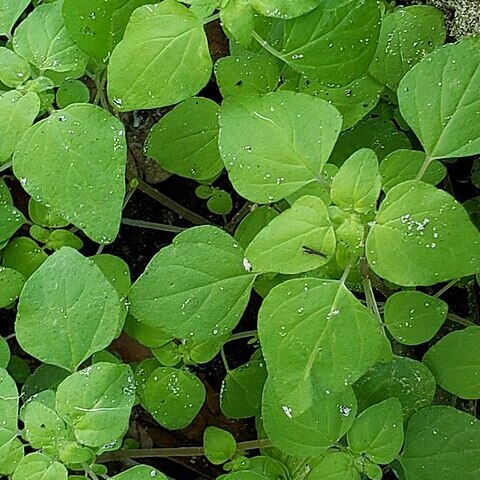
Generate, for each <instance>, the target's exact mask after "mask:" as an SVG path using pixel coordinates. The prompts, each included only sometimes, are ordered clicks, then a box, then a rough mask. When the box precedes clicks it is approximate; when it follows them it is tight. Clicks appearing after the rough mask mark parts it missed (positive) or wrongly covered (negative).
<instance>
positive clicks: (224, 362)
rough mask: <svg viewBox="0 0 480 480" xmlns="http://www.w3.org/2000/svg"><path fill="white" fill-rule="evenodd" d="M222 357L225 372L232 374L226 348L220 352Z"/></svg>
mask: <svg viewBox="0 0 480 480" xmlns="http://www.w3.org/2000/svg"><path fill="white" fill-rule="evenodd" d="M220 356H221V357H222V362H223V366H224V368H225V371H226V372H227V373H230V367H229V366H228V360H227V356H226V355H225V350H224V348H223V347H222V349H221V350H220Z"/></svg>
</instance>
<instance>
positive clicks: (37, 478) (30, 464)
mask: <svg viewBox="0 0 480 480" xmlns="http://www.w3.org/2000/svg"><path fill="white" fill-rule="evenodd" d="M67 477H68V472H67V469H66V468H65V467H64V466H63V465H62V464H61V463H59V462H55V461H52V460H51V459H50V458H49V457H47V456H46V455H44V454H43V453H39V452H35V453H30V454H28V455H27V456H26V457H24V458H22V460H21V461H20V463H19V464H18V467H17V469H16V470H15V473H14V474H13V476H12V480H67Z"/></svg>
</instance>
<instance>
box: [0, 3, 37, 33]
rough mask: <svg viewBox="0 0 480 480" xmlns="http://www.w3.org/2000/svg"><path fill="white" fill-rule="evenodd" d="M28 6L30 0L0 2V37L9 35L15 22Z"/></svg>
mask: <svg viewBox="0 0 480 480" xmlns="http://www.w3.org/2000/svg"><path fill="white" fill-rule="evenodd" d="M29 4H30V0H14V1H12V0H0V35H6V36H8V35H10V34H11V31H12V28H13V26H14V25H15V22H16V21H17V20H18V19H19V18H20V15H21V14H22V13H23V11H24V10H25V9H26V8H27V7H28V5H29Z"/></svg>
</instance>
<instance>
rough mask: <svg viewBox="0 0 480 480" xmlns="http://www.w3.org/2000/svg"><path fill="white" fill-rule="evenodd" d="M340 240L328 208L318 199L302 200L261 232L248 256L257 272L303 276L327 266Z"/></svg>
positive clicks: (306, 197)
mask: <svg viewBox="0 0 480 480" xmlns="http://www.w3.org/2000/svg"><path fill="white" fill-rule="evenodd" d="M335 247H336V239H335V232H334V230H333V225H332V223H331V222H330V219H329V216H328V211H327V207H326V206H325V204H324V203H323V202H322V200H320V199H319V198H316V197H309V196H305V197H301V198H299V199H298V200H297V201H296V202H295V203H294V204H293V205H292V207H291V208H289V209H288V210H286V211H285V212H283V213H281V214H280V215H279V216H278V217H276V218H274V219H273V220H271V221H270V223H269V224H268V225H267V226H266V227H265V228H264V229H263V230H261V231H260V232H259V233H258V235H257V236H256V237H255V238H254V239H253V240H252V242H251V243H250V244H249V245H248V247H247V249H246V251H245V256H246V258H247V259H248V261H249V262H250V263H251V265H252V269H253V271H254V272H258V273H267V272H276V273H290V274H293V273H301V272H306V271H309V270H314V269H315V268H318V267H320V266H322V265H325V264H326V263H327V262H328V261H329V259H330V258H331V257H332V256H333V255H334V254H335Z"/></svg>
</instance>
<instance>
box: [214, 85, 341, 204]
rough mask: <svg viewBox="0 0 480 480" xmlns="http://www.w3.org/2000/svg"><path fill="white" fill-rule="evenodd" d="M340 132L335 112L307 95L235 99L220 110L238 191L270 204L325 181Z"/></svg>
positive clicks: (224, 151) (225, 151)
mask: <svg viewBox="0 0 480 480" xmlns="http://www.w3.org/2000/svg"><path fill="white" fill-rule="evenodd" d="M340 128H341V117H340V114H339V113H338V111H337V110H336V109H335V108H334V107H332V106H331V105H329V104H328V103H327V102H325V101H324V100H320V99H318V98H314V97H310V96H308V95H305V94H301V93H293V92H275V93H272V94H268V95H265V96H263V97H260V96H241V97H240V96H234V97H230V98H227V99H226V100H225V101H224V103H223V105H222V109H221V118H220V138H219V145H220V153H221V155H222V157H223V161H224V163H225V167H226V168H227V171H228V174H229V176H230V180H231V182H232V184H233V186H234V188H235V190H236V191H237V192H238V193H239V194H240V195H242V196H243V197H245V198H247V199H248V200H251V201H253V202H258V203H270V202H274V201H277V200H280V199H282V198H284V197H286V196H288V195H290V194H291V193H293V192H295V191H296V190H298V189H299V188H300V187H302V186H303V185H306V184H307V183H309V182H311V181H312V180H318V181H322V180H323V179H322V178H321V174H322V170H323V167H324V165H325V163H326V162H327V160H328V157H329V156H330V153H331V151H332V149H333V146H334V145H335V142H336V140H337V137H338V134H339V132H340Z"/></svg>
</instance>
